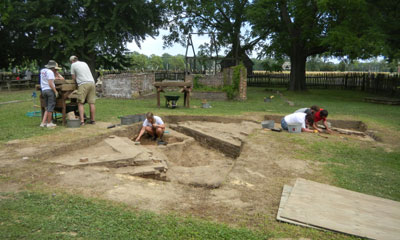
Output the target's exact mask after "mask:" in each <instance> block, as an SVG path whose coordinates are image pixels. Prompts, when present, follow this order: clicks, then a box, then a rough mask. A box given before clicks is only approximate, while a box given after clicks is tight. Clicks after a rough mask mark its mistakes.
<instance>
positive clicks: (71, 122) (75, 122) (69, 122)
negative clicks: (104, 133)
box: [67, 119, 81, 128]
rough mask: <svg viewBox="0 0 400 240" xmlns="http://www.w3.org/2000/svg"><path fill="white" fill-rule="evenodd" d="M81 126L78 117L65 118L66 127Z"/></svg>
mask: <svg viewBox="0 0 400 240" xmlns="http://www.w3.org/2000/svg"><path fill="white" fill-rule="evenodd" d="M80 126H81V120H80V119H67V127H68V128H78V127H80Z"/></svg>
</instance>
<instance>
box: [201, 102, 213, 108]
mask: <svg viewBox="0 0 400 240" xmlns="http://www.w3.org/2000/svg"><path fill="white" fill-rule="evenodd" d="M201 107H202V108H210V107H211V106H210V104H209V103H202V104H201Z"/></svg>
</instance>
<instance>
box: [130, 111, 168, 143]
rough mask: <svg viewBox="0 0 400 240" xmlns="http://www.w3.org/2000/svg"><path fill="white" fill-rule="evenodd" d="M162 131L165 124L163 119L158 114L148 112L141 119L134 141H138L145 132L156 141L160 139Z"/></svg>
mask: <svg viewBox="0 0 400 240" xmlns="http://www.w3.org/2000/svg"><path fill="white" fill-rule="evenodd" d="M164 131H165V124H164V122H163V120H162V119H161V118H160V117H158V116H154V114H153V113H151V112H148V113H146V119H145V120H144V121H143V125H142V129H141V130H140V132H139V135H138V137H137V138H136V140H135V141H136V142H138V141H139V140H140V138H141V137H142V136H143V134H144V133H145V132H146V133H147V134H149V135H150V136H151V137H152V138H153V139H158V141H162V140H161V137H162V136H163V134H164Z"/></svg>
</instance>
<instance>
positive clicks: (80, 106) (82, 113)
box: [78, 103, 85, 123]
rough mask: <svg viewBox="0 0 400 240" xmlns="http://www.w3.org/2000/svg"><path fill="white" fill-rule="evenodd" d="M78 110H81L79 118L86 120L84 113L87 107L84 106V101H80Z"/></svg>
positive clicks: (82, 120)
mask: <svg viewBox="0 0 400 240" xmlns="http://www.w3.org/2000/svg"><path fill="white" fill-rule="evenodd" d="M78 110H79V118H80V119H81V123H83V122H85V119H84V118H83V115H84V114H85V108H84V107H83V104H82V103H78Z"/></svg>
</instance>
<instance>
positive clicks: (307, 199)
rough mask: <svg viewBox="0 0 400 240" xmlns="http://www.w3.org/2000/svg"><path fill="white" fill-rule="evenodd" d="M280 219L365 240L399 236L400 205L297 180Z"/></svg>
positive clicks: (399, 203)
mask: <svg viewBox="0 0 400 240" xmlns="http://www.w3.org/2000/svg"><path fill="white" fill-rule="evenodd" d="M280 216H281V218H282V219H288V220H291V221H295V222H299V223H302V224H309V225H313V226H317V227H321V228H324V229H329V230H333V231H337V232H342V233H347V234H351V235H355V236H360V237H365V238H372V239H398V238H399V236H400V227H399V226H400V202H396V201H392V200H388V199H383V198H379V197H374V196H370V195H366V194H362V193H358V192H353V191H349V190H346V189H342V188H338V187H333V186H329V185H326V184H321V183H316V182H312V181H308V180H305V179H300V178H299V179H297V181H296V184H295V186H294V187H293V189H292V192H291V193H290V196H289V199H288V200H287V202H286V204H285V206H284V207H283V210H282V211H281V213H280Z"/></svg>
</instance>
